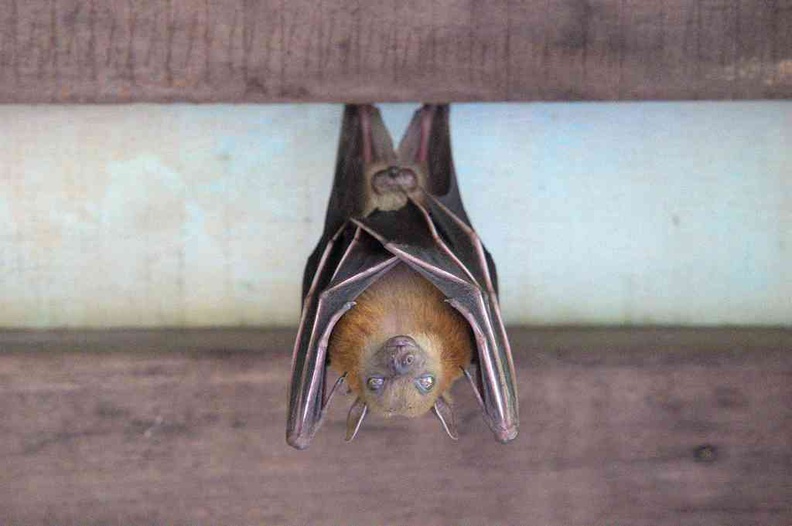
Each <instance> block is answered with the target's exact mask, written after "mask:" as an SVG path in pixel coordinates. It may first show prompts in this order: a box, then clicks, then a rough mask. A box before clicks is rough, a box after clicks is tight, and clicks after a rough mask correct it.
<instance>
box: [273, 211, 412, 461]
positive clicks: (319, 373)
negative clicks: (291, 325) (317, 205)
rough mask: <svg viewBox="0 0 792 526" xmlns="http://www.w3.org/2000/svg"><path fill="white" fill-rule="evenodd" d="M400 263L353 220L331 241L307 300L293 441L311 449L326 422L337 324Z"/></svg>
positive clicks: (292, 411)
mask: <svg viewBox="0 0 792 526" xmlns="http://www.w3.org/2000/svg"><path fill="white" fill-rule="evenodd" d="M350 236H351V239H348V238H349V237H350ZM397 261H398V259H397V258H396V257H394V256H393V255H391V254H389V253H388V252H387V251H385V250H383V249H382V245H381V244H379V243H378V242H376V241H375V240H373V239H372V238H371V237H370V236H368V235H366V234H365V233H364V232H362V231H361V230H360V229H359V228H355V227H354V226H352V225H349V224H347V225H344V226H342V227H341V229H340V230H339V232H338V234H337V235H336V236H333V238H331V240H330V242H329V243H328V244H327V246H326V248H325V252H324V254H323V256H322V258H321V259H320V261H319V264H318V270H317V272H316V273H315V276H314V280H313V283H312V284H311V286H310V289H309V291H308V294H307V295H306V297H305V299H304V301H303V312H302V316H301V318H300V326H299V329H298V332H297V340H296V342H295V344H294V355H293V361H292V372H291V383H290V385H289V417H288V422H287V428H286V440H287V442H288V443H289V444H290V445H292V446H294V447H296V448H298V449H305V448H306V447H308V445H309V444H310V442H311V439H312V438H313V436H314V434H315V433H316V431H317V430H318V429H319V426H320V425H321V422H322V417H323V416H324V409H325V401H326V398H325V386H326V382H327V379H326V375H327V344H328V340H329V338H330V334H331V332H332V330H333V327H335V324H336V323H337V322H338V320H339V319H340V318H341V316H342V315H343V314H344V313H345V312H346V311H347V310H349V309H350V308H352V307H353V306H354V300H355V299H356V298H357V297H358V296H359V295H360V294H361V293H362V292H363V291H364V290H366V288H368V287H369V285H371V284H372V283H373V282H374V281H376V280H377V279H378V278H379V277H380V276H382V275H383V274H384V273H386V272H387V271H388V270H390V268H391V267H393V265H395V264H396V263H397Z"/></svg>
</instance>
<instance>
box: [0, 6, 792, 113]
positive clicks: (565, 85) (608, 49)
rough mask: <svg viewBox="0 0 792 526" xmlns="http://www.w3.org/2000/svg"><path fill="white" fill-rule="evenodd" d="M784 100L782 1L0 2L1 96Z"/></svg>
mask: <svg viewBox="0 0 792 526" xmlns="http://www.w3.org/2000/svg"><path fill="white" fill-rule="evenodd" d="M790 96H792V0H707V1H701V0H663V1H661V0H652V1H624V0H558V1H539V0H493V1H486V2H485V1H484V0H432V1H429V2H427V1H424V0H408V1H402V2H389V1H385V0H373V1H365V2H363V1H360V0H328V1H323V2H312V1H309V0H290V1H288V2H286V1H284V0H263V1H260V2H251V1H245V0H218V1H208V0H203V1H196V0H167V1H166V0H142V1H136V2H129V1H126V0H106V1H98V0H91V1H85V0H0V102H59V103H60V102H116V103H118V102H142V101H154V102H173V101H190V102H279V101H385V100H389V101H396V100H399V101H401V100H411V101H473V100H480V101H494V100H499V101H503V100H510V101H533V100H646V99H758V98H788V97H790Z"/></svg>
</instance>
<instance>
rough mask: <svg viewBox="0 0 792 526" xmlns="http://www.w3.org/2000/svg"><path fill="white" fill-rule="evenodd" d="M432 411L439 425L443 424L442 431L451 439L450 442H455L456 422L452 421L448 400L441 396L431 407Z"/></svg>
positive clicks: (452, 415) (452, 416) (457, 436)
mask: <svg viewBox="0 0 792 526" xmlns="http://www.w3.org/2000/svg"><path fill="white" fill-rule="evenodd" d="M432 411H434V414H435V415H437V418H438V419H439V420H440V423H441V424H443V429H445V432H446V433H448V436H449V437H451V439H452V440H457V439H458V438H459V435H458V434H457V430H456V422H455V421H454V411H453V409H452V408H451V404H450V403H449V402H448V400H446V399H445V397H443V396H441V397H439V398H438V399H437V401H436V402H435V405H434V407H432Z"/></svg>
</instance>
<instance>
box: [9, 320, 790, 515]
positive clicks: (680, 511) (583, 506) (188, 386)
mask: <svg viewBox="0 0 792 526" xmlns="http://www.w3.org/2000/svg"><path fill="white" fill-rule="evenodd" d="M511 333H512V340H513V344H514V345H513V346H514V348H515V350H516V356H515V362H516V365H517V369H518V378H519V388H520V394H521V413H522V414H521V417H522V427H521V435H520V436H519V437H518V439H517V441H516V442H514V443H512V444H510V445H507V446H503V445H500V444H497V443H495V442H494V441H493V440H492V438H491V436H490V433H489V431H488V430H487V428H486V426H485V424H484V423H483V421H482V420H481V417H480V415H479V413H478V410H477V409H476V407H475V405H474V401H473V400H472V397H471V396H470V393H469V392H468V391H467V389H465V388H463V387H464V386H462V385H459V386H457V389H456V392H457V396H456V403H457V407H458V418H459V421H460V422H459V424H460V425H459V427H460V435H461V436H460V440H459V442H456V443H454V442H451V441H450V440H448V439H447V438H446V437H445V435H444V434H443V432H442V431H441V430H440V428H439V424H437V423H436V422H435V421H434V419H431V418H428V417H427V418H423V419H417V420H409V421H408V420H398V419H397V420H390V421H386V420H383V419H376V418H372V419H370V420H369V421H367V422H366V423H365V425H364V428H363V429H362V431H361V435H360V436H359V438H358V439H357V440H356V441H355V442H354V443H352V444H345V443H344V442H343V439H342V437H343V429H344V424H343V422H344V416H345V411H346V407H347V406H348V404H349V402H350V400H348V399H346V398H344V397H342V398H340V399H337V400H336V404H335V406H334V407H333V410H332V412H331V414H330V417H329V421H328V422H327V423H326V425H325V426H324V428H323V429H322V430H321V431H320V433H319V435H318V436H317V438H316V440H315V442H314V444H313V445H312V446H311V448H310V449H309V450H307V451H304V452H298V451H295V450H292V449H290V448H289V447H287V446H286V444H285V440H284V422H285V398H286V377H287V372H288V368H289V361H290V356H289V355H290V353H289V348H290V346H291V340H292V337H293V334H292V333H291V332H290V331H281V332H263V331H161V332H146V331H131V332H124V331H112V332H94V333H69V332H50V333H36V332H14V333H1V334H0V349H2V351H3V352H2V353H0V413H1V414H2V415H3V418H2V419H1V420H0V436H2V440H0V465H2V469H0V517H1V518H2V522H3V523H4V524H25V525H39V524H42V525H43V524H58V525H69V524H75V525H76V524H80V525H86V524H124V525H134V524H174V525H180V524H191V525H196V524H417V523H420V524H463V523H464V524H467V525H476V524H524V525H542V526H545V525H556V524H558V525H564V526H571V525H577V524H581V525H599V524H603V525H604V524H619V525H621V526H628V525H645V526H649V525H651V526H658V525H659V526H662V525H678V524H691V525H713V526H716V525H717V526H721V525H724V524H728V525H734V526H739V525H756V524H762V525H765V526H767V525H778V526H786V525H788V524H790V523H792V331H790V330H674V329H663V330H657V329H644V330H603V329H598V330H571V329H570V330H536V329H535V330H516V329H515V330H512V331H511Z"/></svg>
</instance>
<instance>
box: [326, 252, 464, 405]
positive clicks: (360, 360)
mask: <svg viewBox="0 0 792 526" xmlns="http://www.w3.org/2000/svg"><path fill="white" fill-rule="evenodd" d="M328 352H329V355H330V364H331V366H332V367H333V368H334V369H335V370H336V372H338V374H346V378H347V379H348V382H349V386H350V389H351V390H352V391H353V392H354V393H355V394H356V395H357V396H358V397H359V398H360V399H361V400H362V401H363V402H364V403H365V404H366V405H367V406H368V408H369V409H370V410H371V411H372V412H374V413H378V414H381V415H384V416H394V415H402V416H410V417H414V416H420V415H423V414H425V413H426V412H427V411H429V410H430V409H431V408H432V407H433V406H434V404H435V403H436V402H437V399H438V397H439V396H441V395H443V394H444V393H446V392H447V391H448V389H449V388H450V387H451V384H452V383H453V382H454V380H456V379H457V378H459V377H460V376H461V370H462V368H465V367H467V366H468V365H469V364H470V360H471V356H472V353H473V342H472V334H471V332H470V328H469V326H468V324H467V322H466V321H465V320H464V318H463V317H462V316H461V315H459V313H458V312H456V311H455V310H454V309H453V308H452V307H450V306H449V305H448V304H447V303H446V301H445V296H443V294H442V293H441V292H440V291H439V290H438V289H437V288H436V287H435V286H434V285H432V284H431V283H430V282H429V281H427V280H426V279H424V278H423V277H421V276H420V274H418V273H417V272H415V271H414V270H411V269H410V268H409V267H408V266H407V265H404V264H399V265H397V266H396V267H395V268H393V269H392V270H391V271H390V272H388V273H387V274H386V275H385V276H383V277H382V278H380V279H379V280H378V281H377V282H375V283H374V284H373V285H371V286H370V287H369V288H368V289H367V290H366V291H365V292H364V293H363V294H361V295H360V296H359V297H358V298H357V300H356V301H355V306H354V307H353V308H352V309H351V310H350V311H349V312H347V313H346V314H345V315H344V316H343V317H342V318H341V320H340V321H339V322H338V324H337V325H336V327H335V329H334V330H333V333H332V336H331V339H330V347H329V351H328Z"/></svg>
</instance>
